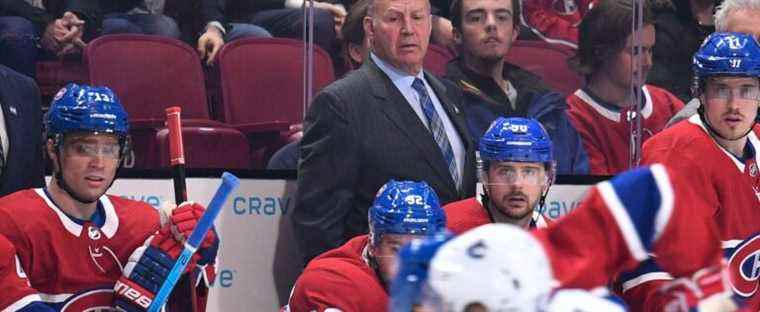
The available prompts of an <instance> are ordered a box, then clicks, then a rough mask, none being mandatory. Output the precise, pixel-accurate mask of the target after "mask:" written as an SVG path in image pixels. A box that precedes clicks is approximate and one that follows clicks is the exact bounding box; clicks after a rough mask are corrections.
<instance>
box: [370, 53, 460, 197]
mask: <svg viewBox="0 0 760 312" xmlns="http://www.w3.org/2000/svg"><path fill="white" fill-rule="evenodd" d="M362 68H363V70H364V72H365V73H366V74H367V77H368V78H369V81H370V86H371V88H372V94H373V96H374V97H375V98H377V99H378V100H379V101H381V102H384V103H382V104H381V105H380V110H381V111H382V112H383V113H384V114H385V115H386V116H387V117H388V119H390V120H391V122H393V123H394V124H395V125H396V128H398V129H399V131H401V133H403V134H404V135H405V136H406V137H407V139H408V140H409V142H410V145H411V146H414V147H415V148H417V149H418V150H419V152H420V154H422V155H423V156H424V158H425V159H426V160H427V162H428V164H429V165H430V166H431V167H432V168H433V171H435V172H436V173H437V174H438V175H439V176H440V177H441V178H442V179H444V180H445V181H448V182H447V183H448V184H449V186H450V187H451V189H456V188H455V187H454V180H453V179H452V178H451V174H450V173H449V170H448V167H447V166H446V165H445V161H444V159H443V155H442V154H441V150H440V148H439V147H438V145H436V144H435V140H434V139H433V135H432V134H431V133H430V131H429V130H428V129H427V127H425V125H423V124H422V121H421V120H420V118H419V117H418V116H417V113H415V112H414V110H413V109H412V107H411V106H410V105H409V103H407V101H406V98H404V96H403V95H402V94H401V92H400V91H399V90H398V89H397V88H396V86H395V85H393V82H391V80H390V79H389V78H388V77H387V76H386V75H385V73H383V72H382V70H380V68H378V67H377V65H375V64H374V62H372V61H371V59H370V60H369V61H367V62H366V63H365V65H364V66H363V67H362Z"/></svg>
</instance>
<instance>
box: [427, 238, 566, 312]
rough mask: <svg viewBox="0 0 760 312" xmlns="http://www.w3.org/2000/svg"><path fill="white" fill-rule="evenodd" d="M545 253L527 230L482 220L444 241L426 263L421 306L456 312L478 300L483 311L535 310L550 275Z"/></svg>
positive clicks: (550, 284) (542, 302)
mask: <svg viewBox="0 0 760 312" xmlns="http://www.w3.org/2000/svg"><path fill="white" fill-rule="evenodd" d="M549 265H550V264H549V261H548V259H547V256H546V253H545V252H544V250H543V247H542V246H541V245H540V243H539V242H538V241H537V240H536V239H535V238H534V237H533V236H531V235H530V234H529V233H528V232H526V231H524V230H523V229H520V228H518V227H516V226H513V225H509V224H487V225H483V226H480V227H478V228H475V229H473V230H470V231H468V232H466V233H464V234H462V235H460V236H458V237H456V238H454V239H452V240H451V241H449V242H448V243H446V244H444V245H443V246H442V247H441V248H440V249H439V250H438V252H437V253H436V254H435V256H434V257H433V259H432V260H431V262H430V267H429V271H428V281H427V287H426V288H427V289H426V290H425V291H424V292H427V294H426V295H425V296H424V297H426V298H428V299H430V300H424V301H426V302H425V303H424V305H426V306H428V307H431V308H433V310H435V311H446V312H461V311H465V309H466V308H467V307H470V306H472V305H476V304H479V305H481V306H483V307H485V308H487V309H488V311H515V312H519V311H526V312H535V311H538V310H539V309H540V308H541V307H542V306H543V305H545V304H546V300H547V299H548V297H549V295H550V292H551V290H552V287H553V284H554V279H553V277H552V271H551V267H550V266H549Z"/></svg>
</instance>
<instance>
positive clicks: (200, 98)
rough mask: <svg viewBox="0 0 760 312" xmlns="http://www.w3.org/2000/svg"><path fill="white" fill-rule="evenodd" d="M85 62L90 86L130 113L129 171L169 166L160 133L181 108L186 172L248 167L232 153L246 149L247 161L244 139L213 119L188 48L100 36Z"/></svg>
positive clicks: (146, 39) (196, 61) (167, 42)
mask: <svg viewBox="0 0 760 312" xmlns="http://www.w3.org/2000/svg"><path fill="white" fill-rule="evenodd" d="M85 60H86V63H87V65H88V69H89V76H90V83H91V84H93V85H103V86H108V87H110V88H111V89H113V90H114V92H115V93H116V95H117V96H118V97H119V100H120V101H121V103H122V104H123V105H124V108H125V109H126V110H127V113H128V114H129V118H130V126H131V131H130V132H131V135H132V137H133V143H134V144H133V146H134V159H133V161H132V162H127V163H126V164H125V167H128V168H129V167H133V168H141V169H154V168H160V167H163V166H168V161H164V160H165V158H168V150H167V149H166V148H165V145H166V142H165V140H166V138H165V136H166V135H165V134H162V131H164V132H165V131H166V130H165V129H163V127H164V118H165V108H167V107H170V106H180V107H182V120H183V121H182V122H183V130H182V131H183V134H185V137H184V141H185V142H184V143H185V150H186V153H185V154H186V157H187V158H188V162H187V164H186V166H187V167H189V168H192V167H197V168H248V167H249V166H248V164H249V163H250V162H249V161H247V160H246V161H244V162H241V158H239V157H240V154H239V153H238V154H235V153H233V152H230V150H231V149H236V150H238V151H240V150H242V151H243V152H244V153H243V154H242V155H244V156H245V157H247V154H248V150H249V146H248V144H247V141H246V140H245V137H244V136H243V134H242V133H240V132H239V131H237V130H235V129H232V128H231V127H229V126H228V125H226V124H224V123H222V122H219V121H216V120H212V119H211V114H210V112H209V107H208V105H207V103H206V86H205V83H204V76H203V69H202V67H201V60H200V58H199V57H198V54H197V52H196V51H195V50H194V49H193V48H191V47H190V46H188V45H186V44H185V43H183V42H181V41H178V40H174V39H169V38H162V37H158V36H146V35H110V36H102V37H100V38H97V39H95V40H93V41H92V42H90V43H89V44H88V45H87V48H86V50H85ZM162 129H163V130H162ZM241 138H242V140H241ZM233 145H234V146H233ZM193 151H194V152H193ZM191 154H192V155H191ZM233 154H234V155H233Z"/></svg>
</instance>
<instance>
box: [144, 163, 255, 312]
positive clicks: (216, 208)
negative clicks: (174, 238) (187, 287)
mask: <svg viewBox="0 0 760 312" xmlns="http://www.w3.org/2000/svg"><path fill="white" fill-rule="evenodd" d="M239 184H240V181H239V180H238V178H237V177H235V176H234V175H232V174H231V173H229V172H225V173H223V174H222V184H221V185H219V188H218V189H217V190H216V194H214V198H212V199H211V203H210V204H209V205H208V207H207V208H206V212H204V213H203V216H201V219H200V221H198V224H197V225H196V226H195V229H193V233H192V234H190V238H189V239H187V241H185V248H184V249H183V250H182V253H181V254H180V255H179V258H177V262H175V263H174V267H172V270H171V271H169V275H168V276H167V277H166V280H165V281H164V283H163V284H162V285H161V289H159V290H158V294H156V297H155V298H154V299H153V302H152V303H151V304H150V307H148V312H159V311H161V307H163V306H164V303H166V299H168V298H169V294H171V292H172V289H174V285H176V284H177V281H178V280H179V278H180V276H181V275H182V272H185V267H187V264H188V263H189V262H190V259H191V258H192V256H193V254H194V253H195V251H196V250H197V249H198V246H200V244H201V242H202V241H203V238H204V237H206V233H208V231H209V230H210V229H211V227H212V226H213V225H214V220H215V219H216V217H217V216H219V212H221V211H222V206H224V202H225V201H227V197H228V196H229V195H230V193H232V191H233V190H234V189H235V188H237V187H238V185H239Z"/></svg>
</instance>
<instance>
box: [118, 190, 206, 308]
mask: <svg viewBox="0 0 760 312" xmlns="http://www.w3.org/2000/svg"><path fill="white" fill-rule="evenodd" d="M203 211H204V209H203V207H202V206H201V205H198V204H195V203H182V204H181V205H180V206H179V207H177V208H176V209H174V211H172V214H171V217H170V218H168V219H169V220H170V222H168V223H167V224H164V225H163V226H162V227H161V229H160V230H158V231H156V233H155V234H153V235H151V236H150V237H148V239H147V240H146V241H145V243H144V244H143V246H140V247H138V248H137V249H136V250H135V251H134V252H132V255H131V256H130V257H129V261H128V263H127V265H126V266H125V267H124V272H122V276H121V278H119V280H118V281H116V284H115V285H114V306H115V307H116V309H117V310H120V311H130V312H133V311H135V312H137V311H146V310H147V309H148V307H149V306H150V304H151V302H153V298H154V297H155V295H156V293H157V292H158V290H159V289H160V288H161V285H162V284H163V283H164V281H165V280H166V277H167V275H168V274H169V271H170V270H171V268H172V267H173V266H174V263H175V261H176V260H177V257H179V254H180V253H181V252H182V249H183V243H184V240H185V238H187V237H189V236H190V233H191V232H192V230H193V229H194V228H195V225H196V224H197V223H198V220H199V219H200V217H201V215H203ZM216 241H217V239H216V235H215V234H214V232H213V231H211V232H209V233H208V234H207V235H206V238H205V239H204V240H203V242H202V243H201V248H205V249H208V248H209V247H211V248H212V249H213V248H214V247H215V246H218V244H217V242H216ZM202 254H204V255H206V257H202V256H201V255H202ZM215 257H216V253H215V252H213V253H209V252H206V251H203V252H201V250H199V252H197V253H196V254H194V255H193V258H192V262H191V264H190V265H188V266H187V270H188V271H189V270H191V269H192V268H195V264H196V263H200V264H206V263H208V262H210V261H211V260H213V259H214V258H215ZM203 258H206V259H203Z"/></svg>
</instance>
